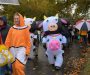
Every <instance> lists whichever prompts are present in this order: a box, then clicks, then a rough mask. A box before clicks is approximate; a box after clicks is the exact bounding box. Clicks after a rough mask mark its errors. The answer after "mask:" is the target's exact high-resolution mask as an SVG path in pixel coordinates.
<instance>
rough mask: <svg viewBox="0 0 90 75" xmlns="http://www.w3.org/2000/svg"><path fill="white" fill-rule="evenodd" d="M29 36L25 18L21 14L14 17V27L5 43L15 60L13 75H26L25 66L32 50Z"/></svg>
mask: <svg viewBox="0 0 90 75" xmlns="http://www.w3.org/2000/svg"><path fill="white" fill-rule="evenodd" d="M29 35H30V33H29V28H28V26H25V25H24V18H23V17H22V15H21V14H19V13H16V14H15V15H14V26H12V27H11V28H10V30H9V33H8V35H7V38H6V41H5V45H6V46H7V47H8V48H9V50H10V52H11V53H12V54H13V56H14V58H15V61H14V62H13V63H12V70H13V73H12V75H25V71H24V69H25V64H26V62H27V58H28V55H29V54H30V48H31V43H30V36H29Z"/></svg>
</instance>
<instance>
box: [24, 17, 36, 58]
mask: <svg viewBox="0 0 90 75" xmlns="http://www.w3.org/2000/svg"><path fill="white" fill-rule="evenodd" d="M35 19H36V18H35V17H34V18H26V17H24V21H25V25H26V26H30V39H31V44H32V47H31V51H30V55H29V58H30V59H34V58H35V52H34V49H35V48H36V47H35V45H34V44H33V42H34V39H37V35H35V34H34V32H35V30H36V29H35V25H36V24H35V23H34V22H35ZM33 23H34V24H33Z"/></svg>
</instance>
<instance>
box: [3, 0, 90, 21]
mask: <svg viewBox="0 0 90 75" xmlns="http://www.w3.org/2000/svg"><path fill="white" fill-rule="evenodd" d="M19 2H20V5H19V6H13V5H4V7H5V11H4V12H3V14H4V15H7V16H8V19H10V20H12V19H13V15H14V13H15V12H20V13H21V14H23V16H24V15H25V16H27V17H32V18H33V17H35V16H36V17H37V20H43V15H46V16H51V15H55V14H56V13H58V14H59V16H60V17H65V18H69V19H71V21H72V22H73V21H77V20H78V19H82V18H84V17H85V16H86V14H87V12H88V9H89V7H90V0H19ZM75 5H76V8H75V9H74V10H75V12H74V13H73V14H72V12H71V11H72V9H73V7H74V6H75Z"/></svg>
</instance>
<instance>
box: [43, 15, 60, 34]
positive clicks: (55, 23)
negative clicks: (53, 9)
mask: <svg viewBox="0 0 90 75" xmlns="http://www.w3.org/2000/svg"><path fill="white" fill-rule="evenodd" d="M44 19H45V20H44V21H43V31H44V32H45V35H49V34H57V33H60V31H61V21H60V19H59V17H58V14H57V15H56V16H51V17H48V18H47V17H46V16H44Z"/></svg>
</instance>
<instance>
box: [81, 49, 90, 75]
mask: <svg viewBox="0 0 90 75" xmlns="http://www.w3.org/2000/svg"><path fill="white" fill-rule="evenodd" d="M86 59H87V62H86V64H85V67H84V69H83V71H81V73H80V75H90V47H89V48H88V52H87V54H86Z"/></svg>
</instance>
